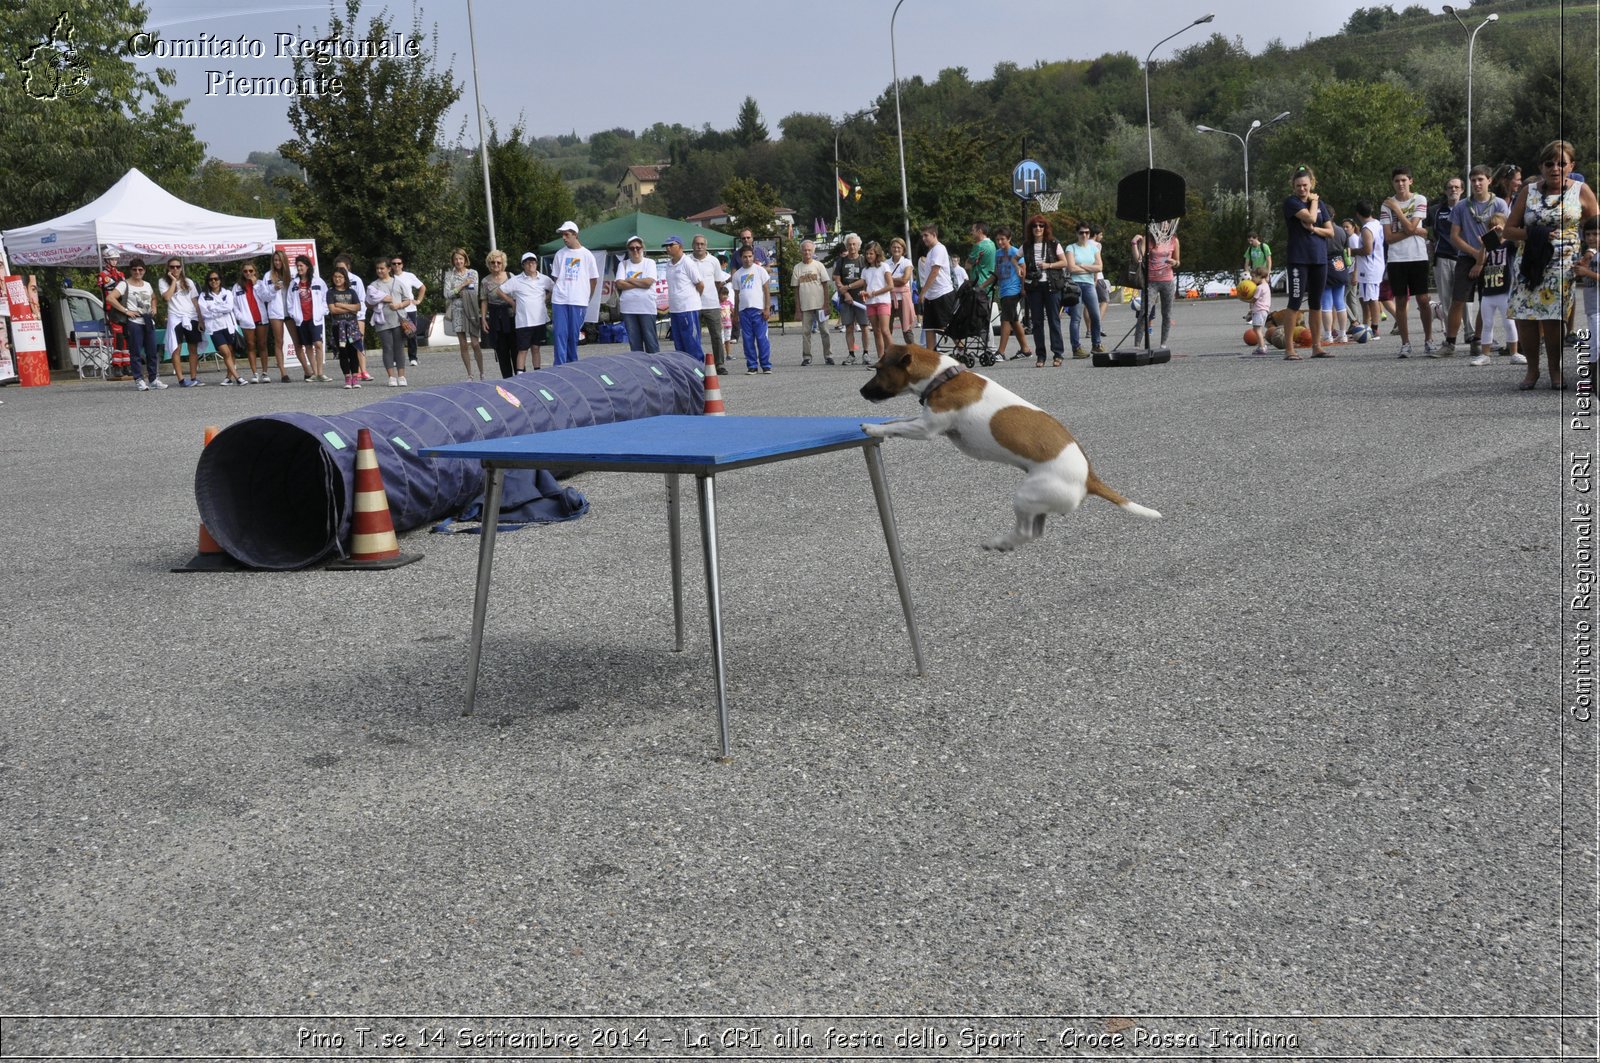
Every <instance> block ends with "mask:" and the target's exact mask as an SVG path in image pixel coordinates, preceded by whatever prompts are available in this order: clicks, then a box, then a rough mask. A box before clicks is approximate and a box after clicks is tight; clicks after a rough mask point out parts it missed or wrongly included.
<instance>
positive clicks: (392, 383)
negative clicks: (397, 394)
mask: <svg viewBox="0 0 1600 1063" xmlns="http://www.w3.org/2000/svg"><path fill="white" fill-rule="evenodd" d="M389 386H390V387H392V388H397V387H399V386H400V381H398V380H396V379H395V378H394V377H390V378H389Z"/></svg>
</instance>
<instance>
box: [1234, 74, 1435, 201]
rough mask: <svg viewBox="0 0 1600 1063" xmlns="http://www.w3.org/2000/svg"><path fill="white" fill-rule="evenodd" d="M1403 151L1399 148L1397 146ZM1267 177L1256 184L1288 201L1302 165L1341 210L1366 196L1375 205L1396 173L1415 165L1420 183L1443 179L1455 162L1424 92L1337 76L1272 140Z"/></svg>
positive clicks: (1263, 169) (1262, 173) (1254, 179)
mask: <svg viewBox="0 0 1600 1063" xmlns="http://www.w3.org/2000/svg"><path fill="white" fill-rule="evenodd" d="M1397 149H1400V150H1397ZM1263 154H1264V155H1265V163H1266V164H1265V165H1263V166H1261V167H1260V171H1259V172H1260V176H1259V177H1257V176H1256V173H1255V172H1254V170H1253V171H1252V174H1251V178H1252V181H1251V183H1252V184H1253V185H1254V186H1255V187H1257V188H1260V189H1261V190H1262V192H1263V194H1266V195H1267V198H1268V201H1269V202H1277V203H1281V202H1282V201H1283V197H1284V196H1285V195H1287V194H1288V189H1289V175H1290V173H1291V172H1292V171H1293V170H1294V168H1295V167H1296V166H1298V165H1300V164H1301V163H1304V164H1306V165H1309V166H1310V167H1311V168H1312V170H1313V171H1315V172H1316V174H1317V191H1318V193H1320V194H1321V196H1322V198H1323V199H1324V200H1325V201H1326V202H1327V203H1328V204H1329V205H1331V206H1332V207H1334V208H1335V209H1336V210H1337V211H1338V212H1339V213H1340V214H1350V213H1351V212H1352V208H1354V207H1355V204H1356V201H1357V200H1359V199H1364V200H1367V201H1368V202H1369V203H1371V204H1372V205H1373V206H1374V207H1376V206H1377V205H1378V204H1379V203H1381V202H1382V201H1383V198H1384V197H1385V196H1387V195H1389V194H1390V193H1391V187H1390V183H1389V174H1390V171H1391V170H1393V168H1394V167H1395V166H1397V165H1401V164H1404V165H1406V166H1410V167H1411V174H1412V178H1413V181H1414V183H1415V186H1416V188H1417V189H1419V190H1421V191H1423V192H1424V193H1426V191H1427V190H1428V189H1433V188H1437V187H1438V186H1439V185H1440V184H1441V183H1443V180H1444V176H1445V174H1446V173H1448V172H1450V171H1451V170H1452V169H1454V168H1455V167H1454V166H1452V160H1451V152H1450V148H1449V144H1448V143H1447V142H1446V140H1445V136H1444V133H1443V132H1441V131H1440V129H1439V128H1438V127H1437V126H1435V125H1433V124H1431V123H1430V122H1429V121H1428V110H1427V106H1426V104H1424V103H1423V101H1422V98H1421V97H1420V96H1418V95H1417V94H1415V93H1413V92H1410V91H1408V90H1407V89H1405V88H1403V87H1401V86H1399V85H1395V84H1392V83H1388V82H1381V81H1330V82H1327V83H1325V84H1323V85H1320V86H1318V88H1317V89H1316V90H1315V91H1314V92H1312V94H1311V96H1310V98H1309V99H1308V100H1307V101H1306V107H1305V111H1304V113H1302V114H1298V115H1296V116H1295V119H1294V121H1292V122H1285V123H1284V124H1283V125H1282V126H1280V127H1279V132H1277V133H1275V134H1274V135H1273V137H1272V138H1271V139H1270V140H1268V141H1267V148H1266V151H1265V152H1264V153H1263Z"/></svg>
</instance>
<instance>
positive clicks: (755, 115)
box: [733, 96, 767, 148]
mask: <svg viewBox="0 0 1600 1063" xmlns="http://www.w3.org/2000/svg"><path fill="white" fill-rule="evenodd" d="M733 138H734V140H735V141H736V142H737V143H738V145H739V146H740V147H742V148H748V147H750V146H751V145H752V144H761V143H764V142H765V141H766V139H767V124H766V123H765V122H763V121H762V120H761V109H760V108H759V107H757V106H756V101H755V99H754V98H753V97H750V96H746V97H745V98H744V102H743V103H741V104H740V105H739V121H738V123H737V124H736V125H735V126H734V128H733Z"/></svg>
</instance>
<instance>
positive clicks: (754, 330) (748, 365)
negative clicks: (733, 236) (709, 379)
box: [729, 247, 772, 373]
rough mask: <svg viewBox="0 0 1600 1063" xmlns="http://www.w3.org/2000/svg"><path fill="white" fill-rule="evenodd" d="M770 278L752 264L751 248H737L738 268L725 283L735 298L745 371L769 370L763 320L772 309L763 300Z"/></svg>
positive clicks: (753, 252) (769, 345) (768, 346)
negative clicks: (727, 283)
mask: <svg viewBox="0 0 1600 1063" xmlns="http://www.w3.org/2000/svg"><path fill="white" fill-rule="evenodd" d="M771 279H772V277H771V275H770V274H769V273H767V271H766V270H765V269H764V268H762V267H761V266H758V265H756V254H755V249H754V248H752V247H741V248H740V249H739V268H738V269H736V270H734V271H733V277H732V279H731V281H730V282H729V283H731V284H732V286H733V290H734V292H735V293H737V298H738V300H739V328H740V330H741V334H742V335H743V336H744V364H745V370H744V371H745V372H746V373H770V372H772V345H771V342H770V341H769V340H768V338H767V321H768V319H769V318H770V317H771V314H772V311H771V309H770V307H769V305H768V300H767V284H768V282H769V281H771Z"/></svg>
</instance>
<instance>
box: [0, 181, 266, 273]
mask: <svg viewBox="0 0 1600 1063" xmlns="http://www.w3.org/2000/svg"><path fill="white" fill-rule="evenodd" d="M0 238H3V239H4V240H5V246H6V251H7V252H8V253H9V255H10V257H11V264H12V266H13V267H16V266H19V265H23V266H99V265H100V253H101V250H102V249H105V248H115V249H116V250H117V251H118V252H119V253H120V254H121V257H122V260H123V261H127V260H128V259H129V258H131V257H133V256H134V255H138V256H140V257H143V258H151V259H159V258H163V257H165V256H168V255H181V256H182V257H183V258H184V259H186V260H192V261H197V262H231V261H235V260H238V259H241V258H253V257H255V256H257V255H270V254H271V253H272V245H273V242H274V241H276V240H277V238H278V226H277V223H276V222H274V221H273V220H272V219H271V218H242V217H237V216H235V215H232V214H218V213H217V212H216V211H213V210H206V209H204V208H203V207H197V206H195V205H194V204H193V203H185V202H184V201H183V200H181V199H179V198H178V197H177V196H175V195H173V194H172V193H171V192H168V191H167V190H166V189H164V188H162V187H161V186H160V185H158V184H156V183H155V182H154V181H152V180H150V178H148V177H146V176H145V175H144V174H142V173H140V172H139V171H138V170H137V169H133V170H129V171H128V172H127V173H126V174H124V175H123V177H122V180H120V181H118V182H117V183H116V184H114V185H112V186H111V187H110V188H109V189H107V190H106V192H105V194H104V195H102V196H101V197H100V198H99V199H96V200H95V201H94V202H92V203H89V204H87V205H85V206H82V207H79V208H78V209H77V210H75V211H72V212H71V213H68V214H63V215H61V217H59V218H53V219H51V220H50V221H46V222H40V223H39V224H37V225H27V226H23V227H22V228H19V229H7V230H6V231H5V232H4V233H3V234H0Z"/></svg>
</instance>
